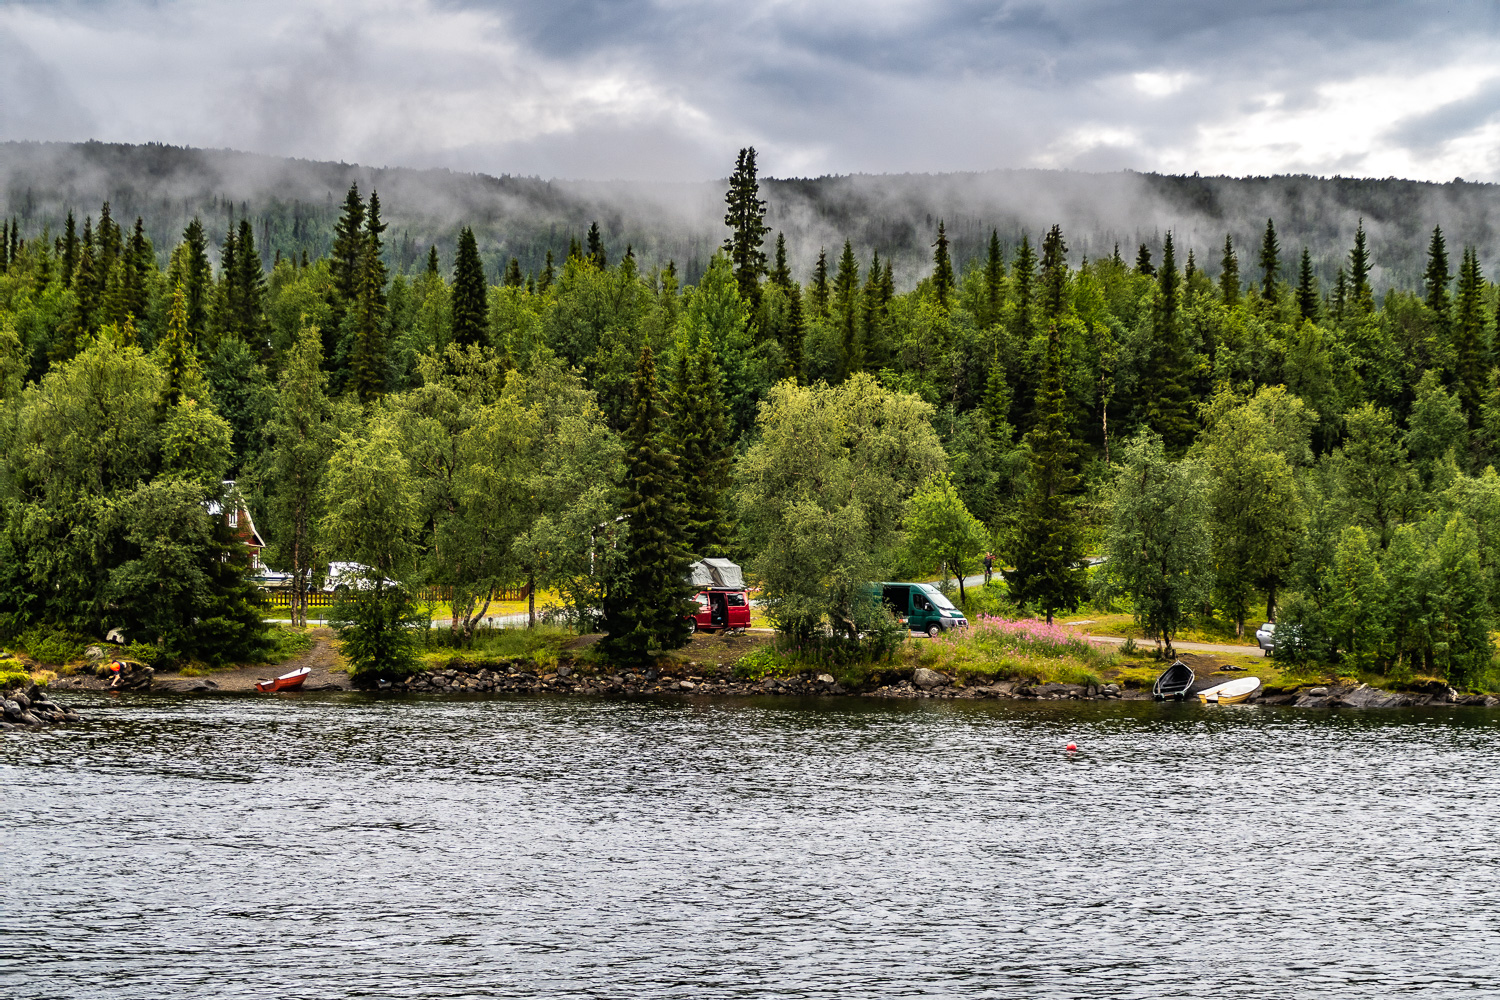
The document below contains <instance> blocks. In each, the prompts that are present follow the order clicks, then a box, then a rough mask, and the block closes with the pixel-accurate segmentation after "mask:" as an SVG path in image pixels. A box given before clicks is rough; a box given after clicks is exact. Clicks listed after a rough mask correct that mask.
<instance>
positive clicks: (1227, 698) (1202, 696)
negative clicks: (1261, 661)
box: [1198, 677, 1260, 705]
mask: <svg viewBox="0 0 1500 1000" xmlns="http://www.w3.org/2000/svg"><path fill="white" fill-rule="evenodd" d="M1259 690H1260V678H1259V677H1236V678H1235V679H1234V680H1232V681H1229V682H1227V683H1224V684H1220V685H1218V686H1217V687H1211V688H1209V689H1208V690H1206V691H1199V692H1198V700H1199V701H1201V702H1203V704H1205V705H1207V704H1209V703H1210V702H1213V703H1214V704H1216V705H1237V704H1239V703H1240V702H1242V701H1245V700H1246V699H1248V698H1249V697H1250V696H1251V695H1253V694H1255V692H1257V691H1259Z"/></svg>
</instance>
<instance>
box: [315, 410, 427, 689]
mask: <svg viewBox="0 0 1500 1000" xmlns="http://www.w3.org/2000/svg"><path fill="white" fill-rule="evenodd" d="M323 510H324V514H323V520H322V524H321V531H322V535H323V538H324V541H325V544H326V545H327V550H328V552H329V553H330V554H332V555H333V556H335V557H336V558H337V559H338V560H340V561H348V562H353V563H357V564H358V565H359V567H360V569H359V570H357V571H356V572H354V573H352V574H351V575H352V576H353V577H354V580H353V584H352V586H351V587H350V588H349V589H348V590H347V591H345V592H344V595H343V598H342V600H341V601H340V602H339V605H338V606H337V607H336V608H335V610H334V613H333V615H332V618H331V622H330V623H331V624H332V625H333V628H334V630H335V631H336V632H337V633H338V636H339V639H340V640H341V641H342V642H343V645H344V657H345V658H346V659H347V660H348V661H349V664H350V667H351V668H352V670H351V675H352V677H353V678H354V680H355V682H356V683H358V684H361V685H372V684H374V683H376V682H378V681H380V680H382V679H385V680H390V679H394V678H398V677H401V676H403V675H404V674H407V673H409V672H410V671H411V670H412V669H413V667H414V666H415V663H416V648H417V640H418V638H419V635H420V633H419V632H417V631H416V629H417V627H418V626H420V625H425V624H426V622H425V619H424V616H422V615H420V614H419V612H418V609H417V606H416V603H415V601H414V600H413V599H412V594H411V591H410V590H409V589H408V588H407V587H406V586H405V585H404V581H405V580H406V579H407V578H408V576H409V575H410V574H411V572H412V570H413V568H414V565H415V562H416V559H417V556H418V554H419V547H418V546H419V532H420V529H421V497H420V492H419V490H418V485H417V482H416V479H415V477H414V476H413V475H412V471H411V466H410V464H409V463H408V462H407V460H406V458H405V456H403V455H402V453H401V441H400V438H399V436H398V434H397V432H396V428H395V427H393V426H392V425H391V424H390V423H389V422H386V421H376V422H375V423H373V424H371V425H370V427H369V428H368V430H367V432H366V433H365V434H362V435H357V434H353V433H349V432H345V433H344V434H343V435H342V436H341V437H340V438H339V441H338V444H337V445H336V447H335V449H334V452H333V455H332V457H331V458H330V459H329V462H328V472H327V475H326V478H325V479H324V482H323Z"/></svg>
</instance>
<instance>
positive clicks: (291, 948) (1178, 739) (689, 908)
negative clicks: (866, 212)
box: [0, 695, 1500, 1000]
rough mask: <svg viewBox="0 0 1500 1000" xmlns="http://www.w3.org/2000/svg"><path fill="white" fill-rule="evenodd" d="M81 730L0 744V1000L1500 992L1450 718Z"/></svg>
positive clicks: (613, 717) (712, 708) (633, 710)
mask: <svg viewBox="0 0 1500 1000" xmlns="http://www.w3.org/2000/svg"><path fill="white" fill-rule="evenodd" d="M92 715H93V720H94V721H91V722H88V723H85V724H84V725H83V726H82V727H81V728H79V729H77V730H75V731H71V732H66V733H64V732H54V733H51V734H47V735H43V736H41V737H36V736H33V735H27V736H24V737H20V736H9V737H5V738H3V739H0V783H3V785H0V787H3V788H4V794H3V797H0V843H3V844H4V858H5V860H6V862H7V864H6V866H5V867H6V875H5V877H4V878H3V879H0V991H3V995H5V996H8V997H18V998H42V997H142V998H147V997H150V998H156V997H161V996H179V995H180V996H194V997H278V998H280V997H293V996H295V997H318V998H321V997H403V998H410V997H438V996H444V997H446V996H453V995H462V996H475V997H488V996H495V997H513V996H523V995H524V996H528V997H530V996H555V997H578V996H590V997H592V996H609V997H615V996H631V997H636V996H642V997H663V998H671V997H694V998H701V997H705V996H707V997H762V996H765V995H767V994H777V995H788V996H798V997H809V998H823V997H828V998H837V1000H848V998H851V997H876V996H879V997H932V996H954V995H958V996H966V997H967V996H972V997H991V996H993V997H1015V996H1027V997H1111V998H1116V997H1129V998H1133V997H1141V998H1147V997H1150V998H1157V997H1201V996H1204V995H1208V994H1210V993H1211V994H1212V995H1213V996H1214V997H1215V998H1217V1000H1233V998H1241V997H1287V996H1298V997H1304V996H1328V997H1364V996H1369V997H1374V996H1385V995H1388V994H1391V993H1407V994H1417V995H1432V996H1438V995H1446V994H1449V993H1453V992H1459V991H1463V992H1470V993H1496V992H1500V973H1497V972H1496V971H1495V970H1494V965H1493V962H1492V960H1491V959H1490V954H1489V953H1490V948H1491V943H1492V942H1493V940H1494V938H1495V935H1496V932H1497V930H1500V927H1497V924H1500V906H1497V904H1500V878H1497V875H1500V872H1497V868H1500V862H1497V860H1496V858H1495V856H1494V852H1493V851H1491V850H1490V849H1489V845H1490V841H1491V838H1492V831H1493V828H1494V824H1495V820H1496V818H1497V810H1496V808H1495V805H1494V803H1495V802H1496V792H1497V785H1500V776H1497V774H1496V773H1495V771H1494V769H1493V768H1491V767H1490V766H1489V764H1490V759H1491V757H1492V755H1493V751H1494V749H1495V742H1496V734H1497V724H1496V723H1495V722H1493V721H1491V720H1490V719H1489V717H1487V716H1486V715H1484V714H1481V713H1478V712H1472V711H1470V712H1464V711H1454V712H1440V711H1433V712H1405V713H1344V714H1333V713H1303V712H1294V711H1276V710H1268V709H1258V708H1254V707H1244V708H1241V709H1240V710H1222V709H1201V708H1199V707H1197V706H1187V705H1169V706H1158V705H1152V704H1139V703H1132V704H1118V703H1116V704H1093V703H1069V704H1058V703H1053V704H1045V705H1044V704H1016V703H1008V704H999V705H997V704H974V703H941V704H915V705H912V704H898V705H891V704H885V703H874V702H858V701H843V702H838V703H827V702H823V703H819V702H806V703H797V702H790V701H775V700H772V701H757V700H749V701H744V702H716V703H708V704H700V703H689V702H677V701H666V700H664V701H640V702H631V703H625V702H593V701H588V700H584V699H571V700H569V699H558V700H552V699H520V698H514V699H504V698H499V699H493V700H466V701H454V702H445V701H435V700H422V699H413V700H406V701H403V700H369V699H365V698H363V697H360V696H350V695H331V696H327V697H308V698H303V699H299V700H291V699H277V700H275V701H274V702H273V701H270V700H257V699H249V698H246V699H235V698H223V699H212V700H209V699H203V700H192V699H182V700H178V701H164V700H143V699H132V698H130V697H129V696H126V697H124V698H120V699H111V700H108V701H105V700H102V699H101V700H100V702H99V703H98V704H97V705H95V706H93V712H92ZM1069 740H1073V741H1076V742H1077V743H1078V744H1079V746H1080V747H1081V750H1080V752H1078V753H1076V754H1071V755H1069V754H1065V753H1063V752H1062V751H1061V747H1062V746H1063V744H1065V743H1066V742H1068V741H1069Z"/></svg>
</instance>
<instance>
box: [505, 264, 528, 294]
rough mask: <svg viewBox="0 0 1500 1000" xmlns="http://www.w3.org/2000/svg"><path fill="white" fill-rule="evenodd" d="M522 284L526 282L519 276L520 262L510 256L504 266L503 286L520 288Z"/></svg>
mask: <svg viewBox="0 0 1500 1000" xmlns="http://www.w3.org/2000/svg"><path fill="white" fill-rule="evenodd" d="M524 284H526V281H525V279H524V278H522V277H521V262H520V261H519V260H518V259H516V258H515V257H512V258H511V259H510V263H509V264H507V265H506V267H505V287H506V288H520V287H521V286H522V285H524Z"/></svg>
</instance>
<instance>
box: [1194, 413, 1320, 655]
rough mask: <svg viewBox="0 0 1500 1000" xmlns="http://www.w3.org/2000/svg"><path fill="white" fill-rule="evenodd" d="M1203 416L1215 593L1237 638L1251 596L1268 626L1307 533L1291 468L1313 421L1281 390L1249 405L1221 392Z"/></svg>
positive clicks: (1304, 511) (1308, 414) (1241, 629)
mask: <svg viewBox="0 0 1500 1000" xmlns="http://www.w3.org/2000/svg"><path fill="white" fill-rule="evenodd" d="M1205 411H1206V412H1205V417H1206V420H1207V423H1208V433H1207V435H1206V436H1205V437H1204V439H1203V442H1204V448H1203V457H1204V460H1205V462H1206V465H1207V470H1208V473H1209V475H1210V477H1211V478H1210V483H1211V487H1210V510H1211V511H1212V516H1213V536H1214V576H1215V589H1216V590H1217V592H1218V595H1219V603H1220V606H1221V607H1223V608H1224V609H1225V610H1226V611H1228V612H1229V613H1230V615H1231V617H1232V618H1233V620H1234V623H1235V630H1236V634H1238V635H1243V634H1244V631H1245V619H1246V617H1247V616H1248V615H1249V611H1250V596H1251V594H1252V592H1253V591H1254V590H1255V589H1257V588H1258V589H1260V590H1262V591H1263V592H1264V593H1265V595H1266V618H1267V619H1268V620H1270V621H1275V619H1276V594H1277V591H1278V590H1279V589H1280V588H1281V587H1282V586H1283V585H1284V584H1285V583H1286V582H1287V581H1288V579H1289V578H1290V576H1291V572H1292V567H1293V563H1294V561H1295V558H1296V555H1297V551H1298V547H1299V545H1300V544H1301V542H1302V538H1303V532H1304V531H1305V529H1306V527H1307V510H1306V507H1305V505H1304V503H1303V498H1302V492H1301V490H1300V489H1299V488H1298V485H1297V482H1296V478H1295V476H1294V474H1293V468H1292V462H1293V461H1295V459H1296V458H1297V456H1298V454H1299V453H1301V454H1306V453H1307V450H1308V449H1307V433H1308V428H1310V426H1311V424H1312V423H1313V421H1314V420H1315V419H1316V416H1315V415H1314V414H1310V413H1308V412H1307V410H1306V407H1305V406H1304V405H1303V403H1302V401H1301V400H1300V399H1297V398H1296V397H1295V396H1290V395H1288V393H1287V392H1286V390H1285V389H1284V388H1282V387H1280V386H1276V387H1274V388H1264V389H1261V390H1260V392H1259V393H1257V395H1256V397H1255V398H1254V399H1253V400H1249V401H1241V400H1240V399H1239V398H1238V397H1236V396H1235V395H1234V394H1233V393H1232V392H1230V391H1229V390H1228V389H1227V388H1221V389H1220V391H1219V392H1218V393H1217V394H1216V395H1215V397H1214V399H1213V400H1212V402H1211V403H1210V404H1209V405H1208V406H1207V407H1206V408H1205ZM1289 454H1290V456H1291V457H1290V459H1289V457H1288V456H1289Z"/></svg>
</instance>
